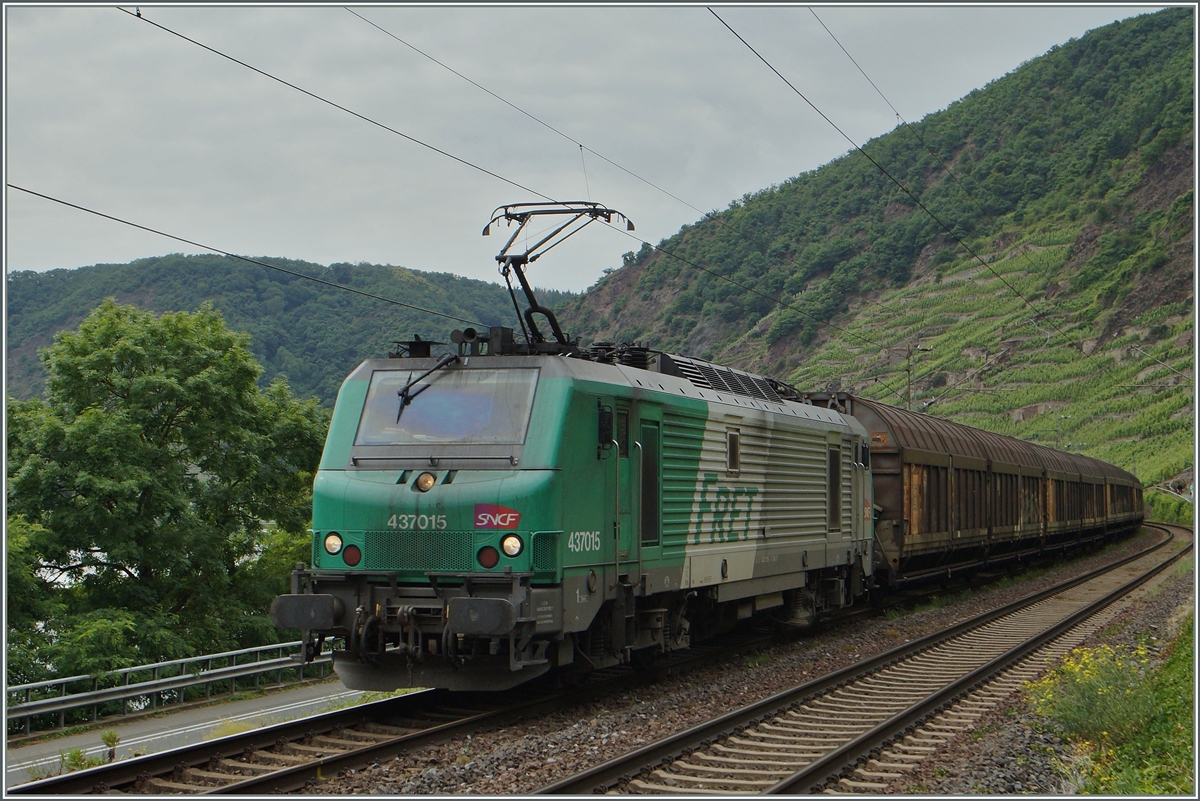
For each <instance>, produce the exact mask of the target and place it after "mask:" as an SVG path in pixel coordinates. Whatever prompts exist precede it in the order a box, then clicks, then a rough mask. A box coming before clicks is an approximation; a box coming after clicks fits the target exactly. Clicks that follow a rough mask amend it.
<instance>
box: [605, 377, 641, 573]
mask: <svg viewBox="0 0 1200 801" xmlns="http://www.w3.org/2000/svg"><path fill="white" fill-rule="evenodd" d="M616 411H617V424H616V431H615V432H614V436H615V439H616V441H617V448H616V449H617V454H615V455H616V458H617V462H618V465H617V470H616V475H615V476H614V478H615V479H616V481H617V487H616V490H615V494H616V505H615V508H616V529H617V530H616V540H617V562H618V564H620V563H622V562H627V561H629V560H630V559H636V558H637V554H636V552H635V551H634V550H633V549H634V548H635V547H636V542H637V539H636V537H635V536H634V531H633V520H634V514H633V482H634V475H633V472H634V465H635V458H634V454H633V452H632V451H633V443H634V438H633V437H631V436H630V433H631V431H630V429H631V425H630V418H631V416H632V413H631V412H632V410H631V409H630V404H629V401H622V400H618V401H617V409H616ZM609 497H613V496H612V495H611V494H610V495H609Z"/></svg>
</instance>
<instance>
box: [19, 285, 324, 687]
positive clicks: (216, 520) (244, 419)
mask: <svg viewBox="0 0 1200 801" xmlns="http://www.w3.org/2000/svg"><path fill="white" fill-rule="evenodd" d="M40 357H41V359H42V361H43V363H44V365H45V367H46V370H47V372H48V374H49V379H48V381H47V384H46V400H45V401H43V400H40V399H37V400H32V401H24V402H17V401H13V400H12V399H11V398H10V399H9V400H8V425H9V428H8V476H9V482H8V487H7V493H8V513H9V515H10V516H12V515H19V516H21V517H20V518H16V517H10V520H9V525H10V539H9V547H10V554H9V557H10V558H9V581H10V587H12V582H13V579H14V577H15V578H16V579H18V580H19V581H21V582H23V584H22V586H28V587H29V588H30V598H32V599H33V600H32V601H31V602H26V600H25V599H14V598H13V596H12V595H11V593H10V606H9V626H10V628H9V643H10V645H12V644H13V643H22V642H29V643H31V644H32V645H34V646H38V648H37V651H36V653H35V654H34V656H33V657H32V658H31V659H27V660H26V662H27V664H25V665H24V668H23V669H24V671H25V672H26V673H31V672H35V671H34V666H35V665H40V666H41V667H42V668H43V669H49V670H52V672H54V673H56V674H59V675H61V674H64V673H74V672H94V671H97V670H104V669H111V668H114V667H119V666H122V665H129V664H136V663H138V662H148V661H155V660H158V659H163V658H172V657H178V656H183V655H187V654H194V653H205V652H212V651H214V650H221V649H223V648H233V647H244V646H248V645H252V644H255V643H261V642H269V641H271V640H272V639H273V638H274V637H275V636H276V634H275V631H274V628H273V627H272V626H271V624H270V622H269V620H268V619H267V617H266V614H265V613H266V606H265V603H266V602H269V599H266V601H264V593H263V592H261V588H260V587H259V586H258V584H260V583H261V582H249V581H247V580H246V577H248V576H250V575H252V574H253V575H256V576H258V577H260V578H261V573H262V571H261V569H260V568H259V564H260V563H264V564H272V565H277V564H279V561H280V559H279V557H278V556H277V555H276V553H275V552H276V551H280V550H281V551H284V552H286V553H287V554H288V555H289V556H291V555H293V554H294V552H295V551H296V543H297V542H298V541H300V540H302V539H303V530H304V528H305V526H306V525H307V523H308V521H309V519H310V497H311V483H312V474H313V472H314V471H315V469H316V466H317V462H318V460H319V458H320V451H321V445H322V442H323V439H324V434H325V430H326V426H327V413H326V412H325V411H324V410H323V409H321V407H320V406H318V404H317V403H316V401H314V400H307V401H301V400H297V399H296V398H294V397H293V396H292V394H291V391H290V390H289V389H288V387H287V385H286V384H285V383H283V382H282V381H275V382H273V383H272V384H271V385H270V386H268V387H267V388H266V389H265V390H263V389H260V388H259V387H258V386H257V384H256V381H257V379H258V377H259V375H260V374H261V372H262V368H261V367H260V366H259V365H258V363H257V362H256V361H255V360H254V358H253V356H252V355H251V353H250V350H249V338H248V337H247V336H246V335H245V334H241V333H236V332H233V331H230V330H229V329H228V328H226V326H225V323H224V321H223V320H222V318H221V316H220V314H218V313H217V312H215V311H214V310H213V309H212V307H211V306H209V305H207V304H206V305H204V306H201V307H200V309H199V310H197V311H196V312H195V313H188V312H176V313H168V314H163V315H162V316H161V317H156V316H155V315H154V314H152V313H150V312H146V311H142V310H140V309H138V308H136V307H133V306H120V305H117V304H116V303H115V302H113V301H111V300H108V301H105V302H104V303H103V304H102V305H101V306H100V307H98V308H97V309H95V310H94V311H93V312H92V313H91V314H90V315H89V316H88V317H87V318H86V319H85V320H84V321H83V323H81V324H80V326H79V329H78V330H77V331H68V332H63V333H60V334H58V335H57V336H56V337H55V341H54V344H53V345H51V346H50V347H48V348H46V349H44V350H43V351H42V353H41V354H40ZM17 520H19V523H18V525H17V526H14V525H13V523H14V521H17ZM268 529H271V530H273V531H275V532H283V533H284V534H280V533H275V534H273V535H272V536H271V537H267V536H266V532H267V531H268ZM14 531H15V532H16V534H17V539H16V540H15V541H14V539H13V533H14ZM14 542H15V543H16V544H15V547H14ZM14 557H15V559H16V560H17V562H16V564H14ZM14 571H15V573H14ZM14 601H15V603H14ZM31 603H32V606H30V604H31ZM14 612H15V614H14ZM14 624H15V625H16V626H19V627H21V629H22V630H20V631H14V630H13V627H14ZM37 633H41V634H42V635H43V636H42V639H41V641H37V640H36V638H35V639H31V637H33V636H34V635H35V634H37ZM14 635H15V636H14ZM11 657H12V653H11V650H10V658H11ZM10 681H12V676H11V674H10Z"/></svg>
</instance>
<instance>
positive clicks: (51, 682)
mask: <svg viewBox="0 0 1200 801" xmlns="http://www.w3.org/2000/svg"><path fill="white" fill-rule="evenodd" d="M301 642H302V641H301V640H293V641H291V642H280V643H275V644H274V645H256V646H255V647H253V648H243V649H241V650H239V651H222V652H221V653H219V654H202V655H201V656H193V657H189V658H184V659H172V660H169V661H167V662H154V663H153V664H149V665H136V666H134V667H127V668H117V669H115V670H106V671H105V672H104V673H100V674H96V673H84V674H82V675H79V676H67V677H66V678H62V679H47V680H46V681H35V682H33V683H31V684H14V685H12V686H10V687H5V688H4V690H5V692H10V693H11V692H17V691H23V690H38V689H41V688H43V687H54V686H56V685H59V684H66V683H67V682H72V681H85V680H101V679H103V678H104V677H106V676H120V675H123V674H125V673H140V672H142V671H144V670H162V669H163V668H165V667H171V666H172V665H184V664H187V663H189V662H206V661H208V660H210V659H227V658H229V657H233V658H234V659H237V657H239V656H242V655H243V654H253V653H259V652H262V651H275V650H278V649H280V648H298V647H299V646H300V644H301Z"/></svg>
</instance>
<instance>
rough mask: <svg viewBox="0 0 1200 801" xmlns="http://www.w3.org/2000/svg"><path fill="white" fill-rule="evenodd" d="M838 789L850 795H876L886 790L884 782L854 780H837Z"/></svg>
mask: <svg viewBox="0 0 1200 801" xmlns="http://www.w3.org/2000/svg"><path fill="white" fill-rule="evenodd" d="M838 787H841V788H842V789H844V790H849V791H850V792H852V793H878V792H881V791H883V790H886V789H887V783H886V782H868V781H855V780H854V779H839V780H838Z"/></svg>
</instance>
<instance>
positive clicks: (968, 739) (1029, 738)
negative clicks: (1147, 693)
mask: <svg viewBox="0 0 1200 801" xmlns="http://www.w3.org/2000/svg"><path fill="white" fill-rule="evenodd" d="M1194 579H1195V576H1194V574H1193V573H1192V571H1188V573H1187V574H1186V575H1182V576H1180V575H1171V576H1169V577H1167V578H1165V579H1162V580H1160V581H1159V582H1157V583H1156V584H1155V585H1152V586H1151V588H1150V589H1149V590H1148V592H1143V593H1142V594H1141V596H1140V597H1139V598H1138V600H1136V601H1134V602H1133V603H1132V604H1131V605H1130V606H1129V607H1128V608H1127V609H1126V610H1125V611H1123V612H1122V613H1121V614H1119V615H1118V616H1117V617H1116V618H1115V619H1114V620H1113V622H1112V623H1111V624H1110V625H1108V626H1106V627H1105V628H1104V630H1103V631H1101V633H1100V635H1098V636H1095V637H1092V638H1090V639H1089V640H1087V641H1085V642H1084V643H1083V646H1084V647H1095V646H1097V645H1100V644H1101V643H1107V644H1108V645H1111V646H1113V647H1117V646H1118V645H1124V646H1127V647H1130V648H1134V647H1137V646H1138V645H1139V644H1141V643H1143V642H1145V643H1147V644H1148V645H1149V647H1150V652H1151V657H1152V659H1154V660H1161V658H1162V657H1164V656H1165V649H1166V646H1167V645H1168V644H1169V643H1170V642H1171V641H1172V640H1173V639H1174V637H1175V635H1176V633H1177V632H1178V627H1179V623H1180V621H1181V619H1182V618H1183V616H1184V614H1186V612H1188V611H1191V610H1192V608H1193V606H1194V601H1193V597H1194V594H1193V588H1194ZM1074 759H1075V757H1074V754H1073V752H1072V750H1071V748H1070V746H1069V744H1068V743H1066V742H1065V740H1064V736H1063V733H1062V731H1061V730H1060V729H1059V727H1058V726H1057V724H1055V722H1054V721H1052V720H1050V719H1048V718H1044V717H1041V716H1039V715H1036V714H1034V713H1033V712H1032V711H1031V710H1030V707H1029V705H1028V704H1027V703H1026V699H1025V698H1024V697H1023V696H1022V695H1020V694H1014V695H1013V696H1012V698H1011V699H1010V700H1009V701H1008V703H1006V704H1004V705H1002V706H1001V707H1000V708H998V709H996V710H993V711H992V713H991V714H989V715H988V716H987V717H985V718H984V719H982V720H981V721H980V722H979V726H978V727H977V728H976V729H975V731H973V732H967V733H964V734H961V735H959V736H958V737H957V738H955V739H954V740H952V741H951V742H949V743H947V745H946V746H945V747H944V748H943V749H942V750H941V751H940V752H939V754H938V755H937V757H936V759H931V760H926V761H925V762H923V763H922V765H921V767H920V768H918V769H917V770H916V771H914V772H913V773H912V774H910V775H909V776H906V777H905V778H904V779H899V780H897V781H895V782H893V783H892V785H891V786H890V787H888V789H887V791H886V792H888V793H922V794H933V795H950V794H962V793H972V794H978V793H1031V794H1036V795H1070V794H1073V793H1074V792H1075V784H1074V781H1073V776H1072V767H1071V766H1072V763H1073V762H1074Z"/></svg>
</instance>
